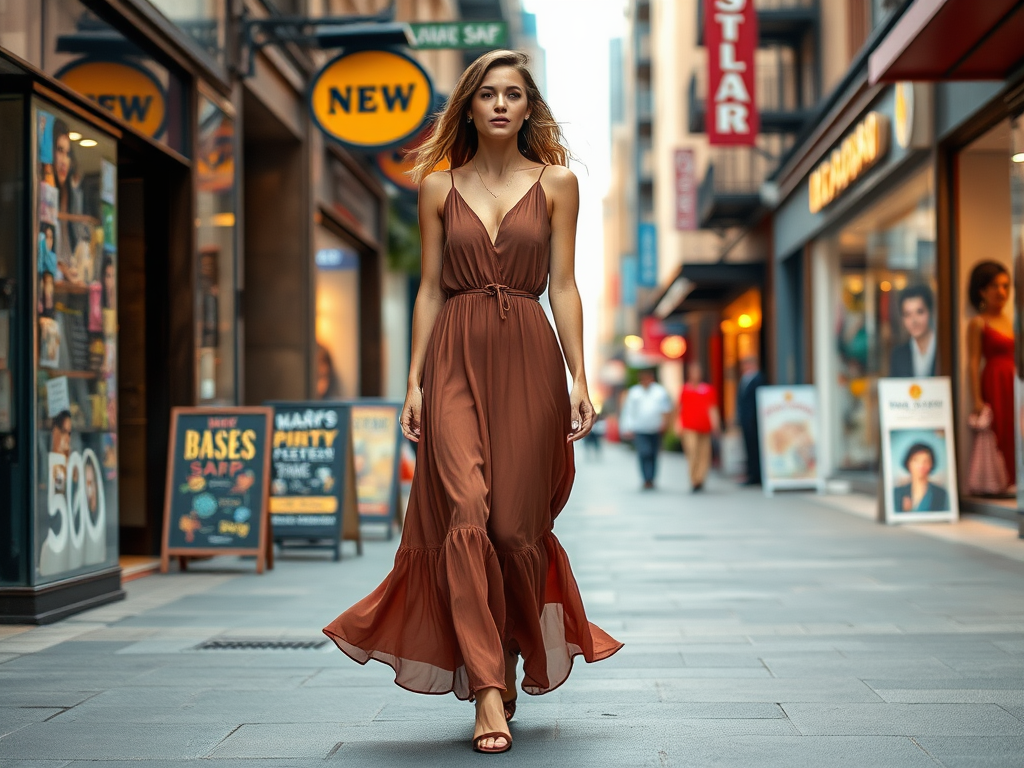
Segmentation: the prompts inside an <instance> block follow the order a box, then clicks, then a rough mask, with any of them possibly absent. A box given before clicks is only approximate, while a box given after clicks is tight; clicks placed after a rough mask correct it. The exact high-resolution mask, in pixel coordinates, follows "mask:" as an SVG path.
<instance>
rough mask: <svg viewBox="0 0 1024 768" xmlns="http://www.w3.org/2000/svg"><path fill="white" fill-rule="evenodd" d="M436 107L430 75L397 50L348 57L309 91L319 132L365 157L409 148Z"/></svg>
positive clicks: (323, 73) (341, 58)
mask: <svg viewBox="0 0 1024 768" xmlns="http://www.w3.org/2000/svg"><path fill="white" fill-rule="evenodd" d="M433 104H434V91H433V85H432V84H431V82H430V77H429V76H428V75H427V72H426V70H424V69H423V67H422V66H421V65H420V64H419V62H417V61H416V60H415V59H413V58H411V57H410V56H407V55H406V54H404V53H400V52H399V51H394V50H381V51H355V52H352V53H343V54H341V55H340V56H338V57H336V58H334V59H332V60H331V61H329V62H327V64H325V65H324V66H323V67H322V68H321V69H320V71H319V72H317V73H316V75H315V76H314V77H313V82H312V83H311V85H310V89H309V109H310V113H311V114H312V116H313V122H315V123H316V125H317V127H318V128H319V129H320V130H321V131H323V133H324V134H325V135H327V136H328V137H329V138H331V139H334V140H335V141H337V142H339V143H341V144H344V145H345V146H347V147H349V148H350V149H354V150H358V151H364V152H365V151H371V150H382V149H387V148H388V147H392V146H396V145H399V144H404V143H405V142H406V141H408V140H409V139H410V138H412V137H413V136H415V135H416V134H417V133H418V132H419V131H420V129H421V128H422V127H423V125H424V123H425V122H426V121H427V119H428V118H429V116H430V110H431V107H432V106H433Z"/></svg>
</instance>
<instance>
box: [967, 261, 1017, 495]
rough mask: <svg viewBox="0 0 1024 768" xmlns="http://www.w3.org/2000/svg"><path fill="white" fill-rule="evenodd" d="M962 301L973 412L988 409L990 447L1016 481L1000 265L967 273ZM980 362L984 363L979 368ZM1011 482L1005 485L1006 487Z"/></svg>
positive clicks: (1005, 294) (1004, 281)
mask: <svg viewBox="0 0 1024 768" xmlns="http://www.w3.org/2000/svg"><path fill="white" fill-rule="evenodd" d="M968 298H969V299H970V301H971V305H972V306H973V307H974V308H975V310H977V312H978V314H977V315H976V316H975V317H973V318H971V321H970V323H968V325H967V372H968V381H969V383H970V393H971V398H972V403H973V413H974V414H980V413H981V412H982V411H983V410H984V409H985V408H986V407H988V408H991V409H992V429H993V431H994V432H995V434H996V445H997V446H998V447H999V453H1000V454H1002V458H1003V462H1004V463H1005V465H1006V476H1007V477H1009V478H1014V477H1016V476H1017V468H1016V458H1015V454H1014V436H1013V377H1014V373H1015V369H1016V366H1015V365H1014V362H1013V350H1014V337H1013V323H1012V322H1011V320H1010V318H1009V317H1007V315H1006V313H1005V311H1004V310H1005V309H1006V305H1007V304H1008V303H1009V301H1010V273H1009V271H1008V270H1007V269H1006V267H1004V266H1003V265H1002V264H999V263H998V262H995V261H983V262H981V263H980V264H978V265H977V266H976V267H975V268H974V269H973V270H972V271H971V280H970V283H969V285H968ZM983 363H984V364H983ZM1012 482H1013V481H1012V480H1011V483H1012Z"/></svg>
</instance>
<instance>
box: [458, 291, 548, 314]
mask: <svg viewBox="0 0 1024 768" xmlns="http://www.w3.org/2000/svg"><path fill="white" fill-rule="evenodd" d="M474 293H482V294H485V295H487V296H494V297H495V298H496V299H497V300H498V315H499V316H500V317H501V319H502V320H504V319H505V317H506V316H507V315H506V313H507V312H510V311H511V310H512V303H511V302H510V301H509V297H510V296H516V297H518V298H521V299H533V300H534V301H540V297H539V296H537V295H536V294H534V293H530V292H529V291H517V290H516V289H515V288H509V287H508V286H507V285H502V284H501V283H488V284H487V285H485V286H484V287H483V288H469V289H467V290H465V291H456V292H455V293H451V294H449V298H451V297H453V296H465V295H467V294H474Z"/></svg>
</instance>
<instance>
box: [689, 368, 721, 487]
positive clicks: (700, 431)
mask: <svg viewBox="0 0 1024 768" xmlns="http://www.w3.org/2000/svg"><path fill="white" fill-rule="evenodd" d="M679 426H680V435H681V437H682V441H683V451H684V452H685V453H686V461H687V463H688V464H689V466H690V488H691V489H692V490H693V491H694V493H696V492H698V491H701V490H703V489H704V481H705V480H706V479H707V476H708V470H710V469H711V436H712V435H715V436H717V435H719V434H721V432H722V421H721V416H720V415H719V413H718V394H717V393H716V392H715V388H714V387H712V386H711V385H710V384H707V383H706V382H705V381H704V370H703V368H702V367H701V364H700V363H698V362H693V363H690V364H689V365H688V366H687V367H686V383H685V384H683V389H682V391H681V392H680V393H679Z"/></svg>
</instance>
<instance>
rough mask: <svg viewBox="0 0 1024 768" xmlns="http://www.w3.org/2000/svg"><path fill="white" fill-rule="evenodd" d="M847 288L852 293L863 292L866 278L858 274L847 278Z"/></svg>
mask: <svg viewBox="0 0 1024 768" xmlns="http://www.w3.org/2000/svg"><path fill="white" fill-rule="evenodd" d="M846 288H847V290H849V291H850V293H863V292H864V280H863V279H862V278H860V277H858V276H857V275H853V276H851V277H848V278H846Z"/></svg>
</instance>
